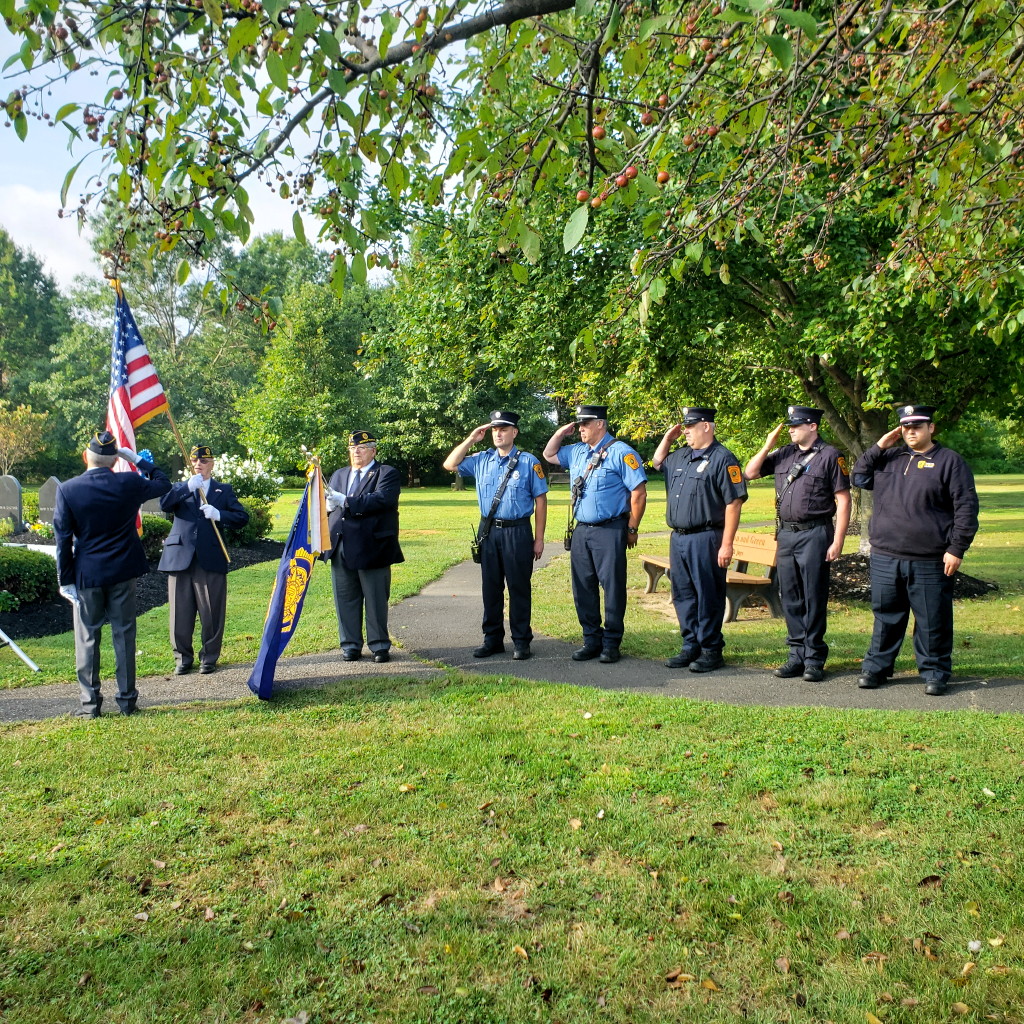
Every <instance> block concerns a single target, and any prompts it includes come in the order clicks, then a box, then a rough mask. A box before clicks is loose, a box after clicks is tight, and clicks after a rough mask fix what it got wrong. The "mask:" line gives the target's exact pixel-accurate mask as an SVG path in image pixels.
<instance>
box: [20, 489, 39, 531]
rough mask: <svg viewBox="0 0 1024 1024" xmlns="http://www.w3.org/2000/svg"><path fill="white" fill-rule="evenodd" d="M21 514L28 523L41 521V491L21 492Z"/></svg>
mask: <svg viewBox="0 0 1024 1024" xmlns="http://www.w3.org/2000/svg"><path fill="white" fill-rule="evenodd" d="M21 515H22V518H23V519H24V520H25V522H26V523H29V524H31V523H38V522H39V492H38V491H22V492H21Z"/></svg>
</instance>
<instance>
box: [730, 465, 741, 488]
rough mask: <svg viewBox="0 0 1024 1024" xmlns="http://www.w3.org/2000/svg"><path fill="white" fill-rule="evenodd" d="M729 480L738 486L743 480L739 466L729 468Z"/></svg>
mask: <svg viewBox="0 0 1024 1024" xmlns="http://www.w3.org/2000/svg"><path fill="white" fill-rule="evenodd" d="M729 479H730V480H731V481H732V482H733V483H734V484H738V483H740V481H741V480H742V479H743V474H742V473H741V472H740V467H739V466H730V467H729Z"/></svg>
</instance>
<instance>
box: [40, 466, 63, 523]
mask: <svg viewBox="0 0 1024 1024" xmlns="http://www.w3.org/2000/svg"><path fill="white" fill-rule="evenodd" d="M59 486H60V481H59V480H58V479H57V478H56V477H55V476H51V477H50V478H49V479H48V480H47V481H46V483H44V484H43V486H42V487H40V488H39V522H41V523H50V524H51V525H53V513H54V511H55V510H56V508H57V488H58V487H59Z"/></svg>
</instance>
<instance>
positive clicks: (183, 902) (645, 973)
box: [0, 672, 1024, 1024]
mask: <svg viewBox="0 0 1024 1024" xmlns="http://www.w3.org/2000/svg"><path fill="white" fill-rule="evenodd" d="M1020 740H1021V734H1020V727H1019V721H1018V720H1017V719H1016V718H1015V717H1014V716H989V715H979V714H973V713H970V712H960V713H953V714H908V713H876V712H836V711H829V710H818V709H814V710H808V709H762V708H733V707H725V706H715V705H708V704H698V703H694V702H691V701H687V700H673V701H665V700H662V699H658V698H656V697H637V696H627V695H623V694H614V693H602V692H598V691H593V690H583V689H578V688H572V687H556V686H550V685H543V684H542V685H533V684H525V683H510V682H509V681H507V680H502V679H499V678H495V677H489V678H480V677H477V676H470V675H462V674H459V673H455V672H453V673H451V674H449V676H448V677H447V678H446V679H439V680H435V681H432V682H426V683H424V682H413V681H410V680H405V679H401V678H391V679H375V680H372V681H369V682H360V683H359V684H358V685H354V684H350V685H339V686H335V687H333V688H331V689H330V690H328V691H326V692H306V693H300V694H296V695H290V696H288V697H285V698H283V699H281V700H279V701H275V702H274V703H273V704H258V703H257V702H255V701H246V702H239V703H237V704H226V705H218V706H214V707H212V708H211V707H209V706H205V707H204V708H203V709H202V710H199V709H196V708H177V709H174V710H168V711H166V712H147V713H146V714H144V715H142V716H139V717H137V718H133V719H130V720H122V719H120V718H116V717H111V718H105V719H102V720H100V721H99V722H90V723H84V722H76V721H72V720H69V719H62V720H55V721H50V722H45V723H40V724H28V725H22V726H8V727H4V728H3V729H0V807H2V811H3V817H4V833H3V843H2V846H0V908H2V918H3V925H2V927H0V954H2V955H0V1012H2V1014H3V1018H4V1020H5V1021H8V1022H10V1024H23V1022H24V1024H49V1022H65V1021H75V1022H97V1024H99V1022H108V1021H117V1022H119V1024H135V1022H138V1024H143V1022H145V1024H162V1022H172V1021H193V1020H202V1021H245V1022H253V1024H255V1022H257V1021H261V1022H270V1021H282V1020H283V1019H285V1018H287V1019H288V1020H291V1021H294V1020H305V1019H306V1018H304V1017H301V1016H300V1014H302V1013H307V1014H309V1018H308V1019H309V1021H310V1024H328V1022H341V1021H352V1022H355V1021H389V1022H409V1024H413V1022H424V1021H436V1022H452V1024H455V1022H459V1024H464V1022H479V1024H484V1022H487V1024H490V1022H494V1024H498V1022H500V1024H507V1022H512V1021H527V1020H545V1021H563V1022H577V1021H579V1022H585V1021H593V1020H607V1021H615V1022H623V1024H625V1022H633V1024H641V1022H655V1021H664V1020H686V1021H694V1022H709V1024H710V1022H721V1021H724V1020H732V1019H744V1020H747V1021H753V1022H763V1024H768V1022H776V1021H808V1022H811V1021H820V1022H824V1021H834V1022H841V1024H846V1022H849V1024H864V1021H865V1020H868V1021H871V1020H872V1018H871V1017H867V1016H866V1014H867V1013H869V1012H870V1013H873V1014H875V1015H876V1016H877V1017H878V1018H879V1019H881V1020H884V1021H886V1022H893V1024H895V1022H903V1021H918V1022H925V1021H927V1022H933V1021H945V1020H949V1019H955V1018H956V1016H957V1014H956V1012H955V1011H954V1010H953V1004H954V1003H961V1004H963V1006H964V1007H967V1008H968V1010H967V1011H966V1012H967V1014H968V1017H967V1019H970V1020H997V1021H1016V1022H1020V1021H1021V1020H1022V1019H1024V1018H1022V1010H1021V1007H1022V1006H1024V971H1022V966H1021V965H1022V962H1024V961H1022V955H1024V931H1022V925H1024V920H1022V918H1024V891H1022V877H1024V875H1022V873H1021V863H1020V835H1021V831H1022V825H1024V819H1022V814H1021V802H1020V793H1021V790H1020V780H1021V772H1022V767H1021V766H1022V763H1024V762H1022V757H1024V747H1022V746H1021V742H1020ZM970 943H979V945H978V947H977V948H976V949H970V948H969V944H970Z"/></svg>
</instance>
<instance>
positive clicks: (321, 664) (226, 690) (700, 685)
mask: <svg viewBox="0 0 1024 1024" xmlns="http://www.w3.org/2000/svg"><path fill="white" fill-rule="evenodd" d="M563 555H564V552H563V551H562V550H561V548H559V547H557V546H556V545H548V548H547V550H546V551H545V554H544V558H543V560H542V562H541V565H542V566H543V565H546V564H547V563H548V562H549V561H550V560H551V559H552V558H553V557H560V556H563ZM566 596H567V599H569V595H568V594H567V595H566ZM480 617H481V606H480V570H479V568H478V567H477V566H476V565H474V564H473V563H472V562H470V561H466V562H463V563H461V564H459V565H457V566H455V567H454V568H452V569H450V570H449V571H448V572H446V573H445V574H444V576H442V577H441V579H439V580H438V581H437V582H436V583H431V584H429V585H428V586H427V587H425V588H424V589H423V591H422V592H421V593H419V594H417V595H416V596H415V597H411V598H408V599H406V600H405V601H402V602H401V603H400V604H398V605H396V606H395V607H394V608H392V610H391V619H390V626H391V634H392V636H393V637H394V639H395V641H396V643H397V644H399V645H401V646H400V648H395V649H393V650H392V659H391V662H390V663H389V664H386V665H375V664H373V662H371V661H369V660H367V659H366V658H365V657H364V658H363V659H362V660H361V661H358V662H343V661H342V660H341V657H340V654H339V652H338V651H330V652H327V653H325V654H306V655H299V656H297V657H294V658H289V657H285V658H282V659H281V661H280V662H279V664H278V671H277V681H276V686H277V688H278V689H279V690H281V691H287V690H297V689H308V688H317V687H323V686H326V685H329V684H330V683H333V682H336V681H338V680H340V679H346V678H357V677H360V676H374V675H401V676H406V677H408V676H410V675H411V676H415V677H420V678H430V677H433V676H436V675H439V674H441V673H442V672H443V671H444V669H443V667H441V666H453V667H456V668H460V669H463V670H466V671H470V672H479V673H482V674H487V675H502V676H507V677H515V678H520V679H534V680H541V681H547V682H555V683H569V684H571V685H574V686H592V687H596V688H598V689H602V690H622V691H629V692H635V693H649V694H660V695H663V696H667V697H690V698H692V699H694V700H707V701H719V702H722V703H727V704H752V705H761V706H765V707H803V706H810V707H834V708H872V709H882V710H921V711H961V710H977V711H990V712H1017V713H1020V712H1024V679H1021V678H1003V679H982V678H979V677H968V676H957V677H955V678H954V680H953V684H952V685H951V686H950V688H949V691H948V692H947V693H946V694H945V696H943V697H927V696H925V693H924V687H923V685H922V684H921V683H920V682H919V680H918V678H917V676H916V675H910V674H908V675H905V676H903V677H898V678H896V679H893V680H891V681H890V682H889V684H888V685H886V686H884V687H882V688H880V689H878V690H859V689H857V676H856V673H848V672H847V673H839V674H834V675H833V674H830V675H829V676H828V677H827V678H826V679H825V681H824V682H821V683H805V682H803V680H801V679H776V678H774V677H773V676H772V675H771V674H770V673H768V672H766V671H763V670H760V669H749V668H740V667H733V666H727V667H726V668H725V669H721V670H719V671H718V672H710V673H708V674H706V675H698V674H696V673H693V672H690V671H689V670H687V669H682V670H679V669H667V668H665V667H664V665H663V664H662V663H661V662H660V661H648V660H645V659H640V658H630V657H624V658H623V659H622V660H621V661H620V662H618V663H617V664H615V665H602V664H600V663H599V662H597V661H596V660H595V661H588V662H575V661H572V660H571V658H570V655H571V653H572V651H573V650H574V649H575V648H576V647H578V646H579V645H580V641H578V642H576V643H572V644H569V643H564V642H562V641H560V640H553V639H551V638H549V637H543V636H539V637H537V638H536V639H535V640H534V642H533V652H534V656H533V658H531V659H530V660H529V661H522V662H520V661H513V660H512V653H511V645H510V644H509V645H508V652H507V653H506V654H504V655H496V656H494V657H491V658H485V659H478V658H474V657H473V654H472V652H473V648H474V647H476V646H477V645H478V644H479V643H480V642H481V636H480ZM299 628H300V629H301V628H302V627H301V625H300V626H299ZM783 646H784V626H783V624H782V623H781V622H780V624H779V653H780V660H781V658H782V656H783V655H784V653H785V652H784V650H783ZM726 655H728V648H727V649H726ZM251 667H252V666H251V665H250V664H244V665H232V666H228V667H227V668H223V669H221V670H220V671H218V672H216V673H214V674H213V675H207V676H200V675H197V674H194V673H193V674H190V675H187V676H154V677H150V678H147V679H140V680H139V684H138V686H139V692H140V694H141V699H140V702H139V703H140V706H141V707H153V706H157V705H168V704H182V703H186V702H191V701H202V700H233V699H238V698H240V697H248V696H251V694H250V692H249V690H248V688H247V687H246V680H247V679H248V677H249V672H250V670H251ZM69 668H70V666H69ZM113 691H114V687H113V684H112V683H106V684H105V685H104V693H105V696H106V697H107V698H108V704H107V705H106V708H107V711H109V712H113V713H114V714H116V706H115V705H114V703H113V699H112V698H113ZM77 698H78V690H77V686H75V685H73V684H70V683H60V684H54V685H47V686H35V687H25V688H23V689H18V690H4V691H0V722H17V721H26V720H37V719H43V718H51V717H54V716H56V715H61V714H68V713H69V712H73V711H74V710H75V708H76V707H77ZM252 699H253V700H255V699H256V698H255V697H253V698H252Z"/></svg>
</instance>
